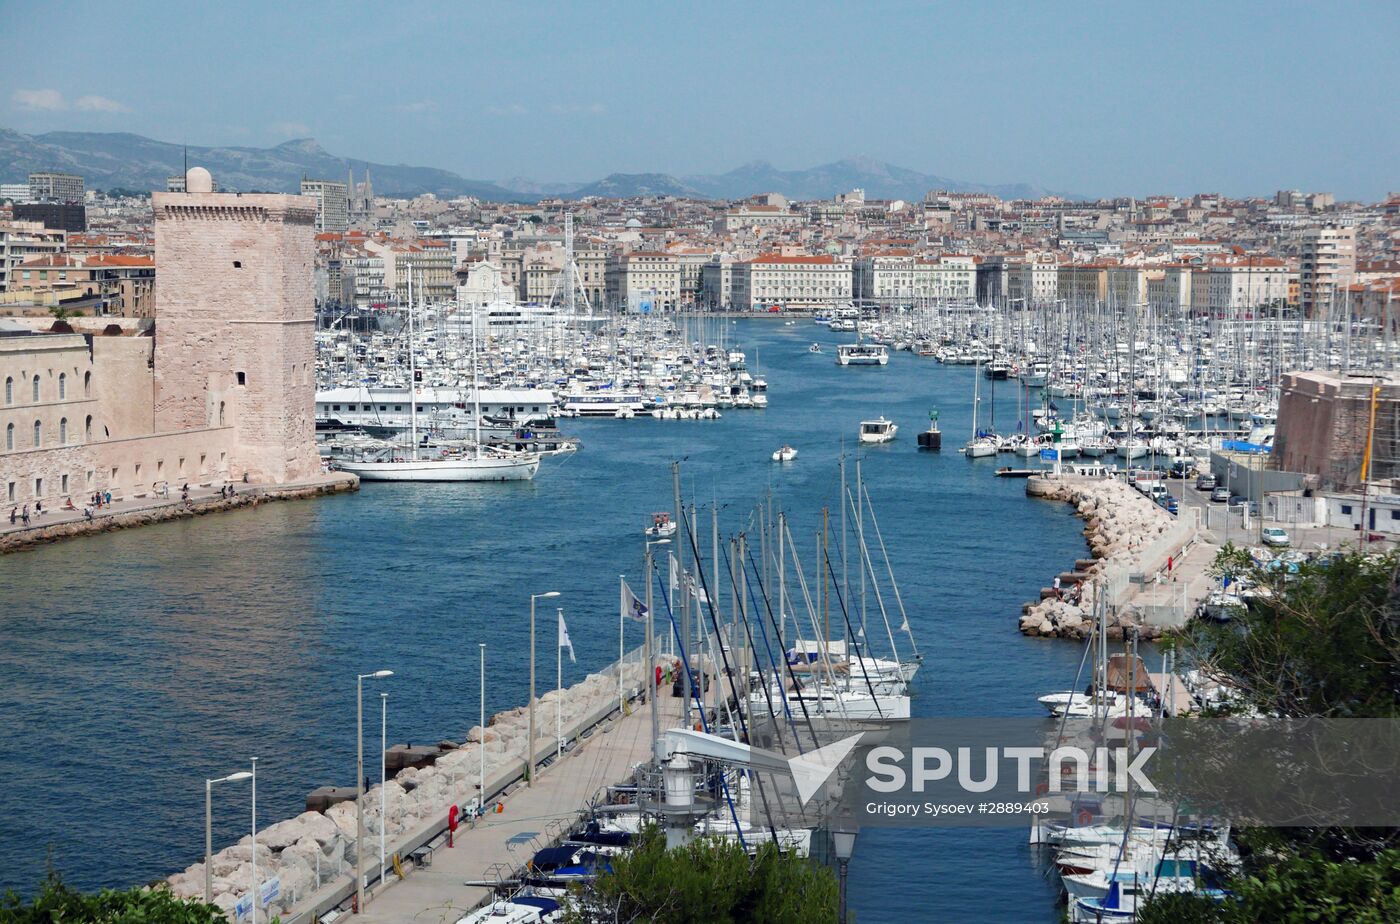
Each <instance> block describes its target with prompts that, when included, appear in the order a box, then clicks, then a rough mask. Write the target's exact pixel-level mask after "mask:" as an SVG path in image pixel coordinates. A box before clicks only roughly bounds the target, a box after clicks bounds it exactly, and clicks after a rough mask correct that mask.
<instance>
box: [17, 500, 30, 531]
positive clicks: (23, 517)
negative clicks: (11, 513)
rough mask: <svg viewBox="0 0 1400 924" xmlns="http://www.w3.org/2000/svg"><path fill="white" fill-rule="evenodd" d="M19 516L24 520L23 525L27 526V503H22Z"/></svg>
mask: <svg viewBox="0 0 1400 924" xmlns="http://www.w3.org/2000/svg"><path fill="white" fill-rule="evenodd" d="M19 518H20V519H21V520H22V521H23V522H24V525H25V526H28V525H29V505H28V504H25V505H24V510H22V511H21V512H20V515H19Z"/></svg>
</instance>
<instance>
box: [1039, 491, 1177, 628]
mask: <svg viewBox="0 0 1400 924" xmlns="http://www.w3.org/2000/svg"><path fill="white" fill-rule="evenodd" d="M1026 494H1027V495H1029V496H1031V497H1040V498H1045V499H1047V500H1060V501H1065V502H1067V503H1070V504H1073V505H1074V507H1075V511H1076V513H1077V514H1078V515H1079V516H1080V517H1081V518H1083V519H1084V520H1085V527H1084V535H1085V538H1086V540H1087V541H1088V544H1089V550H1090V552H1091V553H1092V555H1093V559H1094V560H1093V562H1092V564H1088V565H1087V566H1086V567H1084V568H1083V569H1080V570H1076V571H1075V572H1074V573H1073V574H1071V575H1068V576H1066V577H1067V578H1068V579H1065V578H1064V577H1062V586H1061V595H1062V596H1063V597H1064V599H1061V598H1059V597H1056V596H1055V595H1054V594H1047V595H1045V597H1044V599H1042V600H1040V601H1039V602H1037V603H1034V604H1030V605H1028V606H1027V607H1026V608H1025V611H1024V613H1023V614H1022V615H1021V619H1020V629H1021V632H1022V633H1023V634H1025V635H1034V636H1044V637H1050V638H1054V637H1060V638H1076V639H1081V638H1085V637H1087V636H1088V634H1089V632H1090V629H1091V628H1092V624H1093V612H1094V603H1095V600H1096V599H1097V598H1098V597H1099V596H1100V595H1101V596H1102V598H1103V600H1104V603H1105V604H1106V605H1107V606H1108V620H1109V635H1110V636H1112V637H1115V638H1121V637H1122V634H1123V630H1124V628H1125V627H1128V626H1136V627H1137V628H1138V629H1139V633H1140V634H1141V636H1142V637H1143V638H1153V637H1155V636H1157V635H1158V634H1160V632H1161V631H1162V629H1163V628H1166V627H1167V626H1164V625H1163V624H1162V622H1161V621H1159V620H1156V619H1153V618H1150V617H1152V616H1154V615H1155V611H1154V612H1153V613H1143V612H1140V611H1138V610H1137V609H1135V608H1134V607H1133V606H1132V600H1133V598H1134V597H1135V596H1136V594H1137V593H1138V591H1139V590H1140V589H1141V588H1143V587H1144V586H1146V585H1148V584H1149V583H1151V582H1152V581H1154V580H1155V578H1156V575H1157V574H1158V573H1159V572H1161V571H1162V570H1163V569H1164V568H1165V567H1166V563H1167V559H1168V557H1169V556H1171V557H1175V558H1177V559H1179V558H1180V557H1181V553H1182V551H1183V549H1185V548H1186V547H1187V546H1188V545H1189V544H1190V543H1191V542H1192V540H1193V538H1194V537H1195V536H1196V534H1197V532H1198V531H1199V526H1198V523H1197V516H1196V513H1195V511H1183V516H1182V518H1181V519H1177V518H1174V517H1172V515H1171V514H1169V513H1167V512H1166V511H1165V510H1163V509H1162V508H1161V507H1159V506H1158V505H1157V504H1155V503H1153V502H1152V501H1151V500H1149V499H1148V498H1147V497H1145V496H1144V495H1142V494H1141V493H1140V492H1139V491H1138V490H1137V489H1136V488H1134V487H1132V486H1131V485H1129V484H1127V483H1126V482H1123V481H1118V480H1117V479H1111V478H1085V477H1080V476H1074V475H1059V476H1054V475H1049V474H1047V475H1043V476H1042V475H1038V476H1033V477H1031V478H1029V479H1028V480H1027V481H1026Z"/></svg>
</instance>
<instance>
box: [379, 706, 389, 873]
mask: <svg viewBox="0 0 1400 924" xmlns="http://www.w3.org/2000/svg"><path fill="white" fill-rule="evenodd" d="M388 750H389V694H388V693H380V694H379V887H380V888H381V889H382V888H384V867H385V865H386V864H385V862H384V829H385V828H386V827H388V823H389V811H388V805H387V803H386V801H385V798H386V797H385V795H384V783H385V781H386V777H387V776H388V769H389V768H388V767H387V766H386V764H387V763H388Z"/></svg>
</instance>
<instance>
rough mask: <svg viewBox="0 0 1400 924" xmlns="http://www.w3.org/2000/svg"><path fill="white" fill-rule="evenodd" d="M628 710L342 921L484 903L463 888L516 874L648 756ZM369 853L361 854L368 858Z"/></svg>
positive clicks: (396, 918) (454, 911)
mask: <svg viewBox="0 0 1400 924" xmlns="http://www.w3.org/2000/svg"><path fill="white" fill-rule="evenodd" d="M661 689H662V696H661V697H660V698H659V699H658V700H657V705H658V708H659V710H660V714H659V723H660V727H661V728H662V729H666V728H669V727H672V726H674V725H676V724H677V723H678V722H679V720H680V705H681V701H680V699H679V698H677V697H673V696H670V695H669V692H670V691H669V688H667V687H662V688H661ZM631 708H632V712H631V713H630V714H629V715H622V716H619V717H617V718H614V719H613V720H611V721H609V722H606V723H604V724H602V725H600V726H598V727H597V728H596V729H595V730H594V731H593V733H592V734H591V735H589V736H588V737H586V738H583V739H580V740H579V742H578V744H577V745H576V746H575V747H574V748H573V749H572V750H570V751H566V752H565V754H564V757H563V758H562V759H561V760H557V761H555V762H553V763H551V764H550V765H549V766H547V767H544V768H543V769H541V770H540V772H539V774H538V777H537V778H536V780H535V784H534V786H532V787H527V786H525V785H524V783H523V782H519V783H515V784H513V785H512V786H511V788H510V789H509V790H508V792H507V794H506V795H504V796H498V797H497V798H496V799H495V800H494V801H496V802H499V803H501V805H502V807H503V810H502V811H501V812H500V813H499V814H497V813H490V814H487V815H484V816H482V817H481V818H480V819H478V820H477V821H476V823H475V825H472V824H471V823H470V822H465V821H464V822H463V823H462V824H461V826H460V827H459V828H458V829H457V831H456V834H455V835H454V838H453V846H452V847H450V848H449V847H448V846H447V845H446V843H445V842H443V841H442V838H441V837H439V838H435V839H434V841H432V842H430V843H433V844H435V845H436V846H435V847H434V849H433V851H432V855H431V860H430V862H429V863H428V864H427V865H425V866H422V867H417V866H415V865H414V864H413V863H412V862H411V861H410V860H409V858H408V857H404V858H403V863H402V866H403V869H404V872H405V874H406V878H405V879H403V880H400V879H399V878H398V876H396V875H395V874H394V871H393V869H392V867H391V868H390V870H389V872H388V876H387V877H386V881H385V882H384V883H383V884H379V883H375V884H373V885H372V887H367V888H366V892H365V895H366V901H365V909H364V913H362V914H360V915H357V916H355V917H353V918H342V921H345V922H349V921H352V920H353V921H357V922H364V924H387V922H407V921H414V922H420V924H421V922H432V924H438V922H445V924H453V922H455V921H457V920H458V918H460V917H461V916H462V915H464V914H466V913H467V912H468V911H469V910H471V909H472V908H474V907H475V906H477V905H478V904H480V903H482V902H483V901H484V900H486V899H487V898H488V897H489V894H490V893H489V890H488V889H484V888H479V887H473V886H467V885H465V884H464V883H465V882H467V881H471V880H483V879H487V878H495V872H493V870H494V871H499V870H502V869H506V868H508V869H509V870H510V871H512V872H514V871H518V870H519V869H520V868H521V867H523V866H524V865H525V864H526V863H528V862H529V860H530V858H531V856H532V854H533V852H534V850H535V849H536V847H537V846H543V845H544V844H545V843H546V842H548V841H550V840H552V835H553V834H554V833H555V832H557V831H559V830H561V829H562V828H563V827H567V826H568V825H569V824H570V823H571V822H572V821H573V820H575V819H577V818H579V817H581V816H582V815H583V814H584V811H585V809H586V808H587V807H588V806H589V804H590V803H591V802H593V801H594V799H595V798H597V797H599V796H601V795H602V794H603V793H604V791H605V790H606V788H607V787H608V786H609V785H611V784H613V783H618V782H622V781H623V780H624V779H626V777H627V776H628V775H629V774H630V773H631V771H632V769H633V768H634V767H635V766H636V765H638V764H640V763H644V762H646V761H648V760H649V759H650V758H651V752H652V737H651V715H650V712H649V708H650V707H649V706H643V705H639V704H636V703H634V704H633V705H632V707H631ZM490 788H491V786H490V784H489V783H488V790H489V789H490ZM464 801H465V800H464ZM371 846H372V845H371ZM391 849H392V848H391ZM371 852H372V851H367V855H368V854H370V853H371ZM377 867H378V857H377V856H374V857H373V859H372V861H371V860H370V858H369V857H368V856H367V862H366V864H365V871H366V873H368V874H370V877H371V878H374V877H376V876H377V874H378V871H377ZM372 870H373V871H372ZM502 875H504V873H502ZM347 884H348V883H347V882H346V880H344V879H341V880H340V881H338V882H335V883H328V884H327V885H326V886H325V887H323V889H322V890H321V892H320V893H318V895H317V896H308V898H309V899H310V901H309V902H308V904H311V905H313V906H314V905H317V904H319V902H318V898H324V897H325V895H327V894H331V893H334V892H336V891H337V890H339V889H343V888H344V887H345V886H346V885H347ZM284 920H286V921H288V922H289V924H291V922H298V924H299V922H309V921H310V920H311V916H310V914H308V913H307V911H306V910H303V909H302V908H295V909H293V913H292V914H291V915H285V916H284Z"/></svg>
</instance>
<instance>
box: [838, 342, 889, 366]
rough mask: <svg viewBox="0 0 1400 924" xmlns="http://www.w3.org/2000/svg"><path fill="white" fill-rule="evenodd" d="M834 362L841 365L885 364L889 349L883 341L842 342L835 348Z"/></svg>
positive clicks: (887, 363)
mask: <svg viewBox="0 0 1400 924" xmlns="http://www.w3.org/2000/svg"><path fill="white" fill-rule="evenodd" d="M836 362H837V363H838V364H839V365H842V366H887V365H889V362H890V351H889V348H888V347H886V346H885V345H884V344H883V343H843V344H841V345H840V346H838V347H837V348H836Z"/></svg>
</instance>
